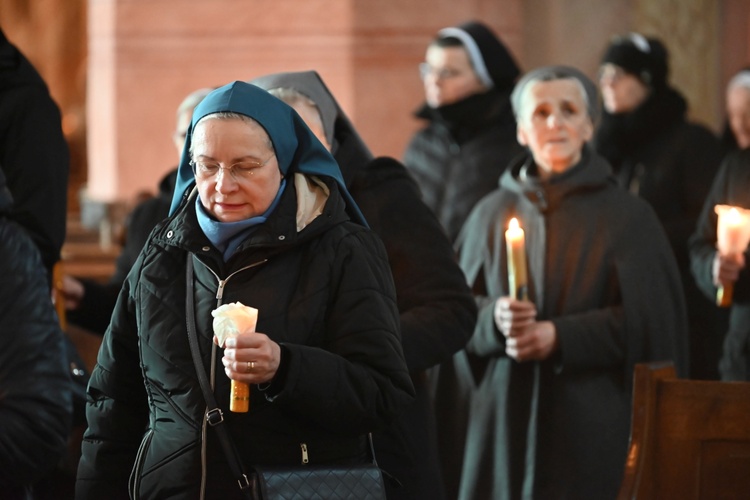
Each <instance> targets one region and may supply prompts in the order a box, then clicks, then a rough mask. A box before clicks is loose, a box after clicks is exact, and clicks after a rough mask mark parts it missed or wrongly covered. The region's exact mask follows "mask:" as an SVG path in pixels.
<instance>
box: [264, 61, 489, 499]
mask: <svg viewBox="0 0 750 500" xmlns="http://www.w3.org/2000/svg"><path fill="white" fill-rule="evenodd" d="M251 83H254V84H256V85H258V86H260V87H261V88H264V89H266V90H269V92H270V93H271V94H272V95H275V96H276V97H278V98H280V99H281V100H283V101H284V102H286V103H287V104H289V105H290V106H292V107H293V108H294V109H295V110H296V111H297V113H299V115H300V116H301V117H302V118H303V119H304V120H305V122H306V123H307V125H308V126H309V127H310V129H311V130H312V131H313V133H315V135H316V136H317V137H318V138H319V139H320V140H321V142H322V143H323V144H324V145H325V146H326V147H327V148H328V149H329V150H330V151H331V152H332V154H333V157H334V158H335V159H336V160H337V162H338V163H339V165H340V167H341V170H342V174H343V176H344V180H345V181H346V185H347V187H348V189H349V192H350V193H351V195H352V197H353V198H354V200H355V201H356V202H357V204H358V205H359V207H360V209H361V210H362V213H363V214H364V216H365V218H366V219H367V221H368V223H369V225H370V228H371V229H372V230H373V231H375V232H376V233H377V234H378V235H379V236H380V237H381V238H382V239H383V244H384V245H385V249H386V252H387V254H388V261H389V262H390V266H391V271H392V273H393V278H394V282H395V285H396V297H397V300H398V309H399V314H400V316H401V342H402V345H403V347H404V356H405V358H406V364H407V366H408V367H409V371H410V373H411V380H412V383H413V384H414V387H415V390H416V392H417V397H416V399H415V400H414V402H413V403H412V404H411V405H409V406H408V407H407V409H406V410H405V411H404V413H403V414H401V415H400V416H399V417H398V418H397V419H396V420H394V421H393V423H392V424H391V425H389V426H388V427H386V428H384V429H381V430H379V431H376V432H375V434H374V445H375V455H376V457H377V460H378V464H379V465H380V467H381V468H383V469H384V470H385V471H387V472H388V473H389V474H391V475H393V476H395V477H396V478H397V479H398V481H399V482H400V483H401V486H400V487H395V485H394V483H393V482H386V491H387V496H388V498H389V500H396V499H405V500H406V499H409V500H412V499H419V498H429V499H434V500H440V499H443V498H445V492H444V491H443V489H442V481H440V468H439V465H438V461H437V448H436V436H435V421H434V420H435V416H434V413H433V411H432V404H431V401H430V397H429V392H428V385H427V376H426V370H427V369H428V368H430V367H432V366H434V365H436V364H437V363H440V362H442V361H445V360H447V359H450V357H451V356H452V355H453V354H454V353H455V352H456V351H458V350H459V349H461V348H462V347H463V346H464V345H465V344H466V341H467V340H468V338H469V336H470V335H471V333H472V331H473V329H474V324H475V322H476V305H475V304H474V300H473V297H472V295H471V292H470V290H469V288H468V286H467V285H466V281H465V279H464V275H463V272H462V271H461V269H460V268H459V267H458V264H457V263H456V259H455V254H454V252H453V248H452V246H451V243H450V242H449V241H448V238H447V237H446V236H445V234H444V233H443V231H442V228H441V227H440V223H439V222H438V221H437V219H436V218H435V216H434V215H433V214H432V212H431V211H430V209H429V208H428V207H427V206H425V204H424V203H423V202H422V201H421V200H420V196H419V190H418V188H417V186H416V184H415V183H414V181H413V180H412V179H411V177H410V176H409V175H408V173H407V172H406V170H405V168H404V166H403V165H401V164H400V163H399V162H398V161H396V160H394V159H392V158H386V157H379V158H373V156H372V154H371V153H370V151H369V149H368V148H367V146H366V145H365V144H364V142H363V141H362V139H361V138H360V136H359V134H358V133H357V131H356V129H355V128H354V126H353V125H352V123H351V122H350V121H349V119H348V117H347V116H346V114H345V113H344V111H343V110H342V109H341V108H340V107H339V105H338V103H337V102H336V100H335V98H334V97H333V95H332V94H331V92H330V91H329V90H328V88H327V87H326V85H325V83H324V82H323V81H322V79H321V78H320V76H319V75H318V73H316V72H315V71H306V72H296V73H279V74H275V75H268V76H265V77H261V78H257V79H254V80H253V81H252V82H251Z"/></svg>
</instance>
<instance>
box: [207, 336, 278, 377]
mask: <svg viewBox="0 0 750 500" xmlns="http://www.w3.org/2000/svg"><path fill="white" fill-rule="evenodd" d="M224 347H225V349H224V357H223V358H221V362H222V363H223V364H224V371H225V372H226V373H227V377H229V378H230V379H232V380H237V381H239V382H244V383H246V384H264V383H267V382H270V381H271V380H272V379H273V377H274V376H275V375H276V370H278V369H279V362H280V361H281V347H280V346H279V344H277V343H276V342H274V341H273V340H271V339H270V338H268V336H267V335H266V334H263V333H257V332H246V333H241V334H239V335H237V336H236V337H230V338H228V339H227V340H226V343H225V346H224Z"/></svg>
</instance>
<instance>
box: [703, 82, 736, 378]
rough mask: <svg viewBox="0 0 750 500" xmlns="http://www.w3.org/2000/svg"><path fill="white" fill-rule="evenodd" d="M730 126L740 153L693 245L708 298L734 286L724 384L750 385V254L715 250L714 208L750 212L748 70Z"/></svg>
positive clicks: (729, 97) (716, 186) (725, 171)
mask: <svg viewBox="0 0 750 500" xmlns="http://www.w3.org/2000/svg"><path fill="white" fill-rule="evenodd" d="M726 105H727V122H728V124H729V127H730V130H731V133H732V137H733V143H734V144H736V145H737V147H738V148H739V149H737V150H734V151H732V152H731V153H729V154H728V155H727V157H726V158H725V159H724V162H723V163H722V166H721V169H720V170H719V173H718V174H717V175H716V178H715V179H714V182H713V185H712V186H711V191H710V192H709V194H708V197H707V198H706V202H705V203H704V206H703V211H702V212H701V216H700V218H699V219H698V224H697V226H696V229H695V233H694V234H693V236H692V237H691V239H690V257H691V262H692V271H693V275H694V276H695V280H696V282H697V283H698V286H700V288H701V290H702V291H703V292H704V293H705V294H706V297H707V298H708V299H709V300H711V301H716V300H717V291H718V288H719V286H725V285H730V284H731V285H732V287H733V293H732V301H731V305H730V306H729V326H728V328H727V331H726V334H725V335H724V341H723V349H722V356H721V359H720V361H719V373H720V375H721V379H722V380H727V381H730V380H744V381H750V277H749V276H748V272H747V269H746V262H747V257H746V256H747V250H746V251H745V252H743V253H740V254H736V255H732V254H729V255H722V254H721V253H720V252H719V251H718V250H717V239H718V238H717V232H716V228H717V225H718V216H717V214H716V212H715V211H714V207H715V206H716V205H730V206H734V207H740V208H744V209H750V119H748V118H749V117H750V70H747V69H745V70H742V71H740V72H738V73H737V74H736V75H735V76H734V77H733V78H732V79H731V80H730V81H729V84H728V85H727V93H726Z"/></svg>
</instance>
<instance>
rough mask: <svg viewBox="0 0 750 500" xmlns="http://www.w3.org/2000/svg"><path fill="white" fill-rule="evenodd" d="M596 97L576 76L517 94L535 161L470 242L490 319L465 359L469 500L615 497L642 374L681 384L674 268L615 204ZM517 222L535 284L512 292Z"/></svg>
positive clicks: (524, 166)
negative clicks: (643, 368) (597, 133)
mask: <svg viewBox="0 0 750 500" xmlns="http://www.w3.org/2000/svg"><path fill="white" fill-rule="evenodd" d="M596 96H597V94H596V88H595V86H594V84H593V83H592V82H591V81H590V80H589V79H588V78H587V77H586V76H584V75H583V74H582V73H581V72H580V71H578V70H576V69H574V68H569V67H562V66H551V67H543V68H539V69H537V70H534V71H532V72H530V73H528V74H527V75H525V76H524V77H523V78H522V79H521V80H520V81H519V83H518V85H517V86H516V88H515V90H514V92H513V96H512V99H513V107H514V111H515V113H516V119H517V121H518V139H519V142H520V143H521V144H523V145H524V146H526V147H528V149H529V155H528V156H526V157H524V158H521V159H519V160H518V161H515V162H513V163H512V164H511V165H510V166H509V167H508V169H507V170H506V172H505V173H504V174H503V176H502V178H501V180H500V185H499V188H498V189H496V190H495V191H494V192H492V193H491V194H489V195H488V196H487V197H485V198H484V199H483V200H481V201H480V202H479V203H478V204H477V206H476V208H475V209H474V210H473V211H472V213H471V215H470V216H469V218H468V220H467V222H466V224H465V226H464V229H463V231H462V233H461V236H460V237H459V240H458V250H459V263H460V264H461V267H462V269H463V270H464V272H465V274H466V277H467V279H468V282H469V285H470V286H471V287H472V289H473V290H474V293H475V295H476V300H477V303H478V304H479V308H480V309H479V317H478V320H477V327H476V329H475V331H474V335H473V336H472V338H471V339H470V340H469V343H468V344H467V347H466V351H467V353H468V354H469V355H470V356H472V358H473V360H474V361H475V364H474V365H473V366H474V368H475V371H474V372H473V375H474V377H475V383H476V392H475V394H474V397H473V400H472V406H471V413H470V422H469V428H468V433H467V444H466V452H465V455H464V467H463V475H462V482H461V488H460V494H459V498H461V499H472V500H481V499H485V498H486V499H493V500H504V499H518V498H535V499H537V498H538V499H545V500H549V499H557V498H559V499H563V498H565V499H586V500H590V499H600V498H601V499H608V498H615V496H616V494H617V491H618V487H619V484H620V482H621V480H622V473H623V471H624V465H625V459H626V456H627V447H628V435H629V431H630V415H631V396H632V377H633V371H634V365H635V364H636V363H639V362H647V361H656V360H671V361H672V362H674V363H675V365H676V367H677V370H678V373H679V374H680V375H681V376H684V375H685V374H686V359H687V346H686V336H685V334H684V332H685V330H686V328H687V323H686V317H685V316H686V312H685V302H684V299H683V295H682V289H681V284H680V278H679V272H678V269H677V266H676V264H675V260H674V256H673V254H672V251H671V249H670V247H669V243H668V241H667V238H666V236H665V234H664V230H663V229H662V226H661V224H660V223H659V220H658V219H657V217H656V215H655V214H654V211H653V209H652V208H651V206H649V204H648V203H646V202H645V201H643V200H641V199H639V198H637V197H635V196H633V195H632V194H630V193H627V192H626V191H624V190H622V189H620V188H619V187H618V186H617V185H616V183H615V182H614V179H613V178H612V172H611V168H610V166H609V164H608V163H607V161H606V160H605V159H603V158H602V157H601V156H599V155H598V154H597V153H596V152H595V151H593V150H592V149H591V148H590V147H589V146H588V141H589V140H590V139H591V136H592V135H593V127H594V122H595V119H596V116H597V109H596V108H597V97H596ZM511 218H516V219H517V221H518V222H519V224H520V227H521V228H522V229H523V230H524V232H525V244H524V246H523V247H522V250H521V253H522V254H523V255H525V256H526V257H525V259H526V260H527V265H525V266H524V268H525V269H527V273H528V280H527V281H526V283H525V286H522V285H524V283H516V284H515V285H514V287H513V290H511V289H510V287H509V272H508V260H509V257H508V252H509V250H508V249H507V244H506V236H505V229H506V228H507V227H508V226H509V225H510V220H511ZM513 260H514V262H515V263H516V265H518V266H519V267H520V266H521V265H522V263H521V261H520V260H516V259H513ZM514 276H516V277H519V279H520V276H521V275H520V274H514ZM514 283H515V281H514ZM516 286H518V288H516ZM517 290H520V291H524V290H525V291H526V294H527V298H525V296H524V294H519V293H517Z"/></svg>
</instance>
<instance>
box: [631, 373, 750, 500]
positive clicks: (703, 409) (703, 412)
mask: <svg viewBox="0 0 750 500" xmlns="http://www.w3.org/2000/svg"><path fill="white" fill-rule="evenodd" d="M632 419H633V420H632V427H631V436H630V447H629V453H628V459H627V463H626V467H625V473H624V476H623V482H622V485H621V488H620V492H619V496H618V499H620V500H625V499H672V498H674V499H681V500H690V499H734V498H738V499H739V498H742V499H750V382H718V381H702V380H685V379H678V378H676V376H675V370H674V367H673V366H672V365H671V364H669V363H650V364H639V365H637V366H636V369H635V375H634V388H633V416H632Z"/></svg>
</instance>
